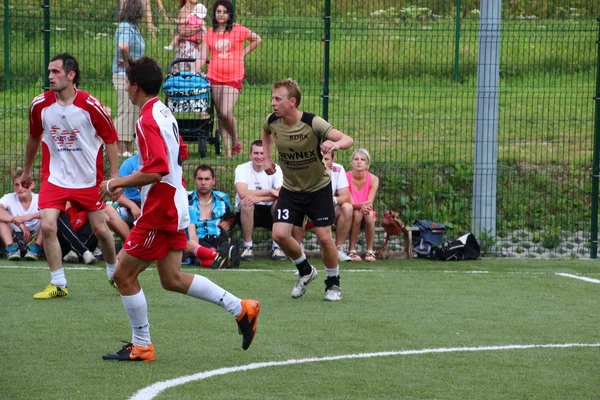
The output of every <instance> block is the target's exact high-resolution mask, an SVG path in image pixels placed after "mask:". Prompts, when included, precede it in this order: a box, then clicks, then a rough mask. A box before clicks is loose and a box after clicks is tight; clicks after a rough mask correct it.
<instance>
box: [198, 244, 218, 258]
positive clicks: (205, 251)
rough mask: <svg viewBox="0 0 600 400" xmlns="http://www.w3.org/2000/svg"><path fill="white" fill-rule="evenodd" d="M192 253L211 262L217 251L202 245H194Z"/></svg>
mask: <svg viewBox="0 0 600 400" xmlns="http://www.w3.org/2000/svg"><path fill="white" fill-rule="evenodd" d="M194 254H195V255H196V257H198V258H199V259H201V260H210V262H212V261H213V260H214V259H215V257H216V256H217V252H216V251H214V250H211V249H209V248H208V247H202V246H200V245H196V248H195V249H194Z"/></svg>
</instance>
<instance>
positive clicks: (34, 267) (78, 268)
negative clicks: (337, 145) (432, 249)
mask: <svg viewBox="0 0 600 400" xmlns="http://www.w3.org/2000/svg"><path fill="white" fill-rule="evenodd" d="M340 268H341V271H342V272H343V273H382V272H392V273H423V272H424V273H438V274H469V275H478V274H481V275H486V274H489V275H495V274H507V275H561V274H563V275H561V276H568V277H579V276H580V275H584V274H583V273H580V274H566V273H563V272H553V271H486V270H450V269H445V270H427V269H347V268H344V267H343V266H340ZM3 269H31V270H38V269H41V270H48V266H45V265H18V264H14V265H0V271H1V270H3ZM65 270H67V271H105V270H106V269H105V268H104V267H102V266H98V265H97V266H93V267H88V266H83V265H81V266H71V265H67V266H65ZM181 270H182V271H183V272H187V273H191V272H200V271H214V272H217V273H221V272H222V273H236V272H243V273H252V272H260V273H264V272H284V273H296V272H297V271H296V270H294V269H264V268H252V269H249V268H227V269H221V270H211V269H209V268H189V267H187V268H182V269H181ZM146 271H156V267H148V268H147V269H146ZM571 275H572V276H571ZM585 275H599V276H600V272H586V273H585ZM581 278H582V280H586V279H591V280H592V281H593V282H594V283H600V281H596V280H595V279H593V278H586V279H583V278H585V277H581Z"/></svg>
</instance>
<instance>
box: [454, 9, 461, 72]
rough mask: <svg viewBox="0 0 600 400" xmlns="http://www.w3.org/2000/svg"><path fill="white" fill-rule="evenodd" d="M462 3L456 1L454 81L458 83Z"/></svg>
mask: <svg viewBox="0 0 600 400" xmlns="http://www.w3.org/2000/svg"><path fill="white" fill-rule="evenodd" d="M461 8H462V5H461V1H460V0H456V23H455V24H454V25H455V27H456V32H455V34H454V81H455V82H458V64H459V50H460V13H461Z"/></svg>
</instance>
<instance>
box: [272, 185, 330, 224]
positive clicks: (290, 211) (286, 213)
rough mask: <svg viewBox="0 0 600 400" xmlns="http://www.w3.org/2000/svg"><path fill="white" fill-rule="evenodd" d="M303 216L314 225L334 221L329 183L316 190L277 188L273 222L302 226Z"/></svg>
mask: <svg viewBox="0 0 600 400" xmlns="http://www.w3.org/2000/svg"><path fill="white" fill-rule="evenodd" d="M304 216H307V217H308V218H310V219H311V220H312V221H313V223H314V225H315V226H331V225H333V224H334V223H335V212H334V211H333V196H332V195H331V185H327V186H325V187H324V188H323V189H319V190H317V191H316V192H292V191H289V190H287V189H285V188H281V190H279V197H278V198H277V205H276V206H275V216H274V217H273V222H285V223H287V224H294V225H296V226H303V225H304Z"/></svg>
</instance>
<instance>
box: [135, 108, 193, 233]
mask: <svg viewBox="0 0 600 400" xmlns="http://www.w3.org/2000/svg"><path fill="white" fill-rule="evenodd" d="M135 132H136V137H137V145H138V151H139V155H140V157H139V167H140V168H139V171H140V172H147V173H151V172H154V173H159V174H161V175H162V176H163V178H162V180H161V181H160V182H157V183H153V184H150V185H146V186H143V187H142V190H141V192H142V214H141V216H140V217H139V218H138V219H137V221H136V222H135V224H136V225H137V226H139V227H140V228H144V229H149V230H166V231H173V232H176V231H178V230H181V229H185V228H187V227H188V225H189V224H190V214H189V211H188V198H187V192H186V190H185V188H184V187H183V184H182V182H183V170H182V168H181V163H182V161H183V159H184V158H185V157H186V156H187V147H186V145H185V143H183V141H181V142H180V138H179V128H178V126H177V121H176V120H175V117H174V116H173V114H172V113H171V110H169V108H167V106H165V105H164V104H163V103H162V102H161V101H160V100H159V99H158V97H155V98H153V99H151V100H148V102H146V104H144V105H143V106H142V108H141V110H140V118H139V119H138V121H137V123H136V126H135Z"/></svg>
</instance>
